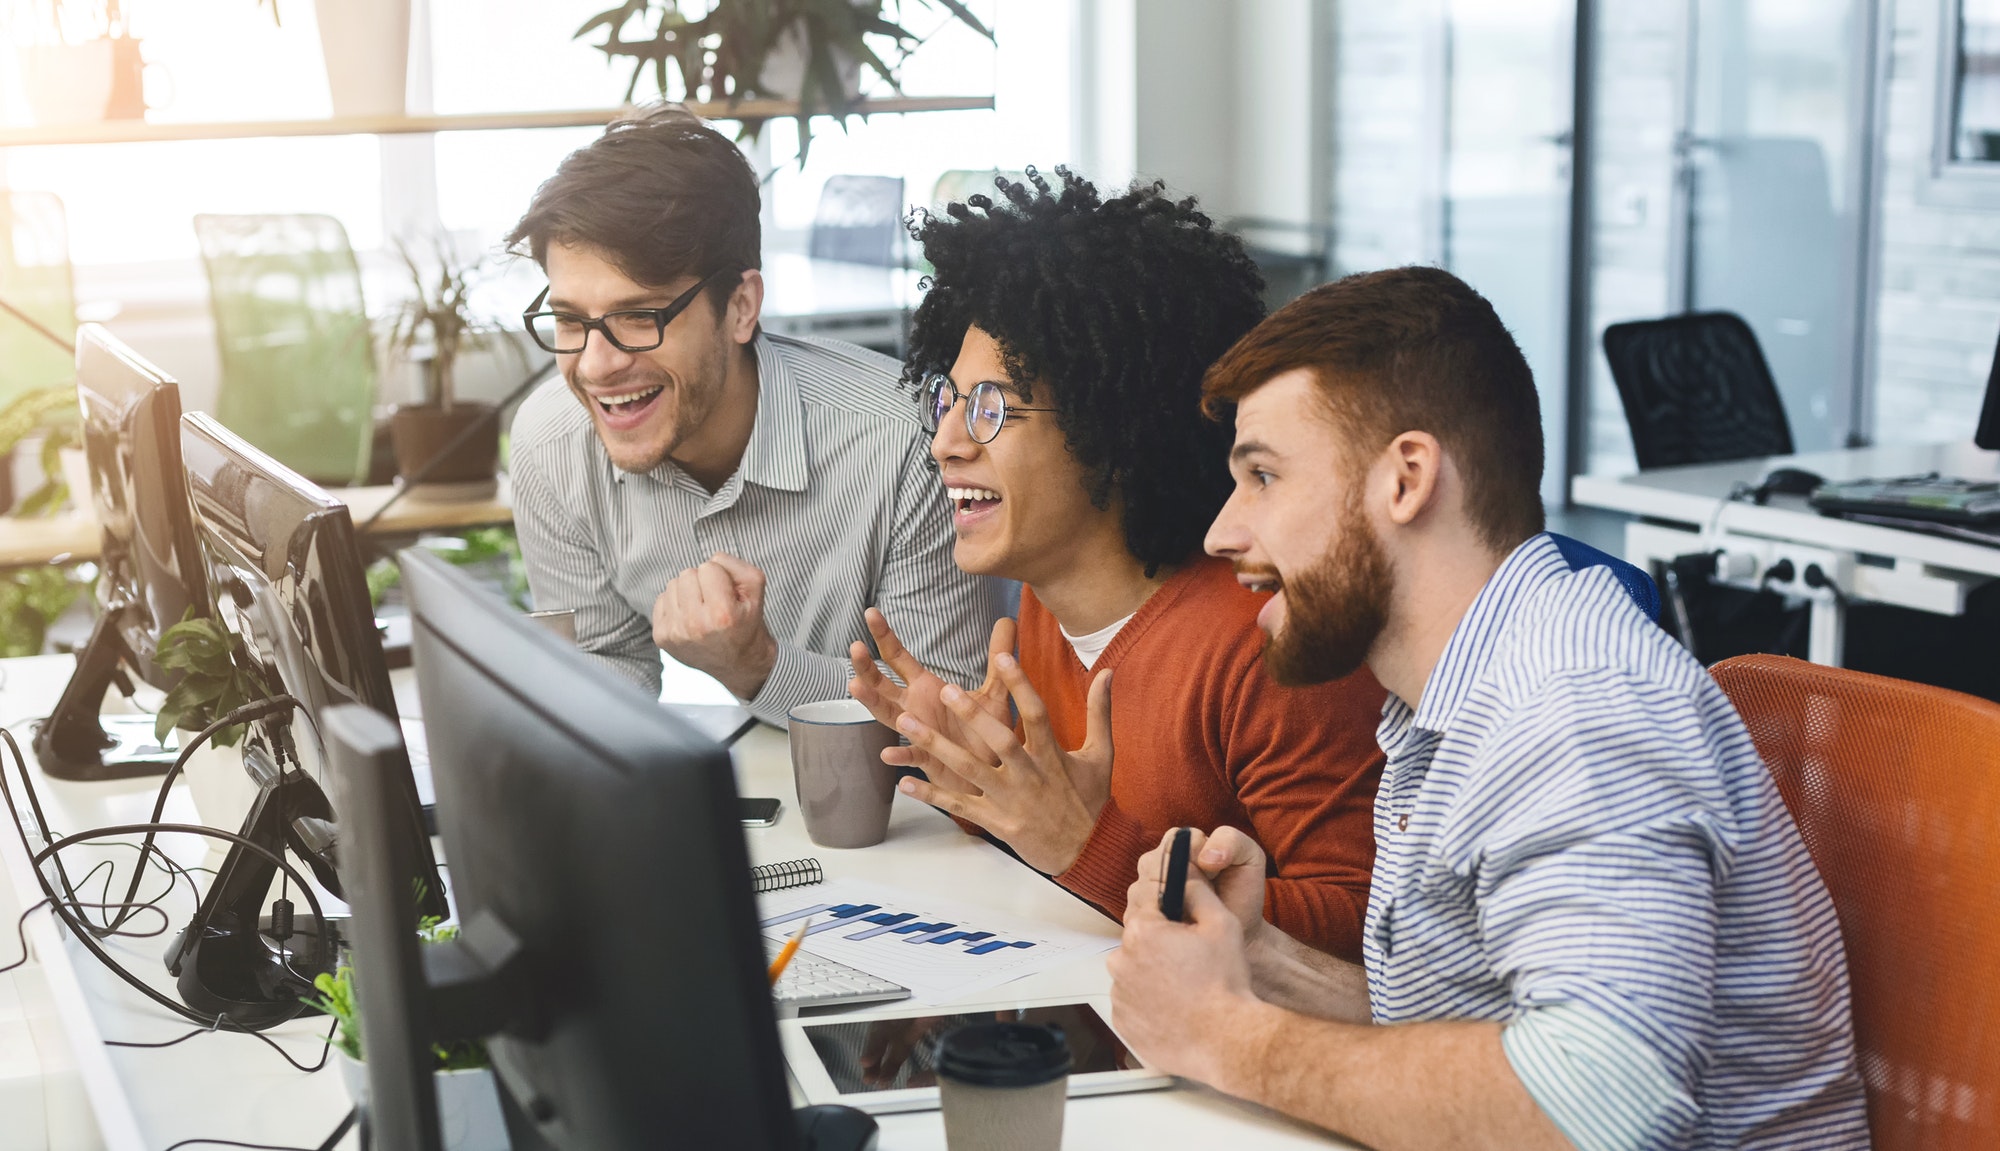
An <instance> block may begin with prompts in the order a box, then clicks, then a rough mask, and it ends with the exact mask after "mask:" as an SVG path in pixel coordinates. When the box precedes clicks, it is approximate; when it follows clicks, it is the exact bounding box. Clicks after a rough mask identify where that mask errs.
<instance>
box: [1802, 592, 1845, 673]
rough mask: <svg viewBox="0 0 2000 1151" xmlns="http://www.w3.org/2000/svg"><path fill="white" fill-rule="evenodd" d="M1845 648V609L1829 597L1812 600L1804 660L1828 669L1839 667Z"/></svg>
mask: <svg viewBox="0 0 2000 1151" xmlns="http://www.w3.org/2000/svg"><path fill="white" fill-rule="evenodd" d="M1846 648H1847V608H1846V607H1845V606H1843V605H1842V604H1841V603H1840V602H1839V601H1837V600H1835V599H1833V598H1832V597H1830V596H1814V597H1813V599H1812V620H1811V630H1810V631H1808V632H1807V635H1806V658H1807V659H1809V660H1811V661H1812V662H1814V663H1823V664H1826V665H1827V666H1828V667H1840V666H1841V665H1842V660H1843V659H1844V657H1845V656H1846V654H1847V652H1846Z"/></svg>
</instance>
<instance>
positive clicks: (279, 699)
mask: <svg viewBox="0 0 2000 1151" xmlns="http://www.w3.org/2000/svg"><path fill="white" fill-rule="evenodd" d="M295 707H296V708H298V709H299V711H300V712H301V713H304V712H305V710H306V708H305V705H304V704H302V703H300V702H299V701H298V700H297V699H296V698H294V697H292V696H289V695H274V696H271V697H270V698H268V699H260V700H254V701H252V702H250V703H246V704H244V705H243V706H242V707H239V708H236V709H235V710H233V711H231V712H230V713H229V714H228V715H224V716H221V717H219V718H217V719H216V720H215V722H213V723H211V724H209V725H208V726H207V727H204V728H202V729H201V730H200V731H199V732H196V733H195V735H194V737H193V738H192V739H190V740H188V741H187V743H186V744H185V745H183V746H182V747H181V752H180V754H179V755H177V756H175V757H174V764H173V766H172V767H169V768H168V769H167V774H166V775H164V776H162V777H161V779H160V790H159V792H158V793H157V794H156V795H155V796H154V797H153V814H152V816H151V817H150V819H149V822H152V823H158V822H159V821H160V816H161V814H162V813H164V812H165V811H166V810H167V792H168V791H169V790H170V789H171V788H172V787H173V785H174V781H175V780H177V779H179V778H180V776H181V771H182V769H183V768H185V767H186V766H187V761H188V757H189V756H190V755H193V754H194V752H195V749H196V748H198V747H200V746H201V745H202V744H204V743H206V742H208V740H209V739H210V738H211V737H213V736H214V735H215V733H216V732H218V731H221V730H222V729H224V728H227V727H234V726H235V725H237V724H239V723H248V722H249V721H251V720H253V719H262V718H263V717H264V716H266V715H270V714H274V713H276V712H280V711H289V710H291V709H292V708H295ZM0 730H4V729H0ZM8 742H10V743H11V742H13V740H12V738H11V737H9V740H8ZM16 754H17V755H18V754H19V749H18V748H17V749H16ZM44 831H46V829H44ZM152 850H153V833H152V832H147V833H146V840H145V847H144V849H143V850H142V851H141V852H140V863H141V865H142V866H141V868H140V870H139V871H135V872H133V873H132V885H131V889H130V890H129V891H127V892H126V893H125V898H126V899H132V898H135V897H136V896H137V895H138V893H139V879H140V876H141V875H142V874H143V873H144V867H143V864H144V862H145V856H146V854H147V853H149V852H151V851H152ZM119 922H120V923H122V922H123V921H122V920H120V921H119ZM113 926H116V924H114V925H113Z"/></svg>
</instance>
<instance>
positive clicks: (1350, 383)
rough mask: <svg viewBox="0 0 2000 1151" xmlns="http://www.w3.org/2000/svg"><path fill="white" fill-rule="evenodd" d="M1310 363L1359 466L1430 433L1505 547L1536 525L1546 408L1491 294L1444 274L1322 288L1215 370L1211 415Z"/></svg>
mask: <svg viewBox="0 0 2000 1151" xmlns="http://www.w3.org/2000/svg"><path fill="white" fill-rule="evenodd" d="M1299 369H1305V370H1307V371H1309V372H1311V373H1312V375H1313V377H1314V379H1315V381H1316V382H1317V383H1318V384H1319V390H1320V394H1321V396H1322V397H1323V398H1324V399H1325V400H1326V404H1327V408H1328V410H1329V412H1330V413H1331V414H1332V416H1333V417H1334V418H1335V420H1336V421H1338V422H1339V423H1341V424H1342V425H1343V426H1344V428H1345V429H1351V430H1352V432H1353V433H1354V436H1355V439H1356V441H1357V442H1356V443H1355V445H1354V446H1355V448H1356V449H1357V450H1356V451H1354V452H1353V453H1351V454H1350V455H1349V461H1351V462H1352V463H1353V464H1354V465H1355V466H1359V464H1360V463H1361V462H1362V461H1364V460H1367V459H1368V458H1370V457H1371V456H1372V455H1373V454H1374V453H1376V452H1378V451H1380V450H1381V449H1382V448H1384V447H1386V446H1387V445H1388V443H1389V441H1390V440H1393V439H1395V438H1396V437H1397V436H1399V435H1401V434H1403V433H1404V432H1408V431H1425V432H1429V433H1430V434H1431V435H1433V436H1436V437H1437V440H1438V443H1439V444H1441V445H1442V446H1443V447H1444V450H1445V452H1446V453H1447V454H1449V455H1450V456H1451V458H1452V460H1453V462H1455V463H1456V464H1457V465H1458V470H1459V472H1460V473H1461V474H1462V475H1463V476H1464V477H1465V511H1466V515H1467V516H1468V517H1470V518H1471V520H1472V522H1473V525H1474V527H1475V528H1476V529H1477V530H1478V532H1479V536H1480V539H1481V540H1482V541H1483V542H1485V543H1486V545H1487V546H1488V547H1491V548H1493V549H1495V550H1497V551H1500V552H1503V553H1504V552H1506V551H1510V550H1512V549H1513V548H1514V546H1515V545H1517V544H1519V543H1520V542H1521V541H1522V540H1525V539H1527V538H1528V537H1529V536H1532V535H1534V534H1535V533H1536V532H1539V531H1541V530H1542V527H1543V523H1544V520H1543V517H1542V499H1541V492H1540V485H1541V480H1542V416H1541V404H1540V403H1539V401H1538V400H1537V399H1536V397H1535V380H1534V376H1533V374H1532V373H1531V372H1530V371H1529V370H1528V361H1527V360H1526V359H1525V358H1523V357H1522V355H1521V349H1520V347H1519V345H1517V344H1515V343H1514V337H1513V336H1512V335H1510V334H1508V331H1507V327H1506V325H1504V324H1502V323H1501V322H1500V317H1499V315H1498V314H1497V313H1495V312H1494V310H1493V305H1492V304H1489V303H1487V302H1486V298H1485V297H1483V296H1481V295H1480V294H1479V293H1478V292H1475V291H1473V290H1472V288H1471V287H1470V286H1469V285H1468V284H1466V282H1465V281H1463V280H1461V279H1459V278H1458V277H1457V276H1454V275H1452V274H1451V273H1450V272H1447V271H1444V270H1443V269H1441V268H1415V267H1412V268H1390V269H1388V270H1386V271H1380V272H1366V273H1362V274H1360V275H1354V276H1348V277H1345V278H1343V279H1340V280H1336V281H1334V282H1333V283H1330V284H1321V285H1320V286H1319V287H1317V288H1314V289H1313V290H1312V291H1310V292H1307V293H1306V294H1305V295H1303V296H1300V297H1299V298H1298V299H1296V300H1293V301H1292V302H1291V303H1289V304H1286V305H1285V306H1284V307H1282V308H1280V309H1278V310H1277V311H1276V312H1273V313H1272V314H1271V315H1270V317H1269V318H1267V319H1266V320H1265V321H1264V322H1263V323H1261V324H1258V325H1257V326H1256V327H1255V328H1253V329H1251V331H1250V333H1249V334H1248V335H1246V336H1244V337H1243V338H1242V339H1241V340H1238V341H1237V342H1236V346H1235V347H1233V348H1231V349H1229V351H1228V352H1226V353H1224V354H1223V357H1222V358H1221V359H1220V360H1217V361H1216V362H1215V364H1214V365H1213V366H1211V367H1210V368H1209V369H1208V375H1207V376H1206V378H1205V379H1204V380H1203V381H1202V396H1203V401H1202V402H1203V405H1204V406H1205V407H1206V409H1207V410H1208V411H1209V412H1210V413H1211V414H1215V413H1217V412H1219V411H1222V410H1225V409H1226V408H1227V407H1228V406H1230V405H1233V404H1235V403H1236V402H1238V401H1240V400H1242V399H1243V397H1245V396H1247V395H1249V394H1250V393H1251V392H1254V391H1256V390H1257V389H1258V388H1260V387H1262V386H1264V384H1265V383H1267V382H1269V381H1270V380H1271V378H1272V377H1274V376H1278V375H1282V374H1284V373H1285V372H1290V371H1296V370H1299Z"/></svg>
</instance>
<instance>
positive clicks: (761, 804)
mask: <svg viewBox="0 0 2000 1151" xmlns="http://www.w3.org/2000/svg"><path fill="white" fill-rule="evenodd" d="M782 807H784V804H783V803H781V802H779V801H778V800H775V799H759V798H757V797H755V796H749V795H744V796H738V797H737V800H736V814H737V816H738V818H740V819H742V821H743V826H745V827H769V826H771V825H772V824H774V823H776V822H778V811H779V809H780V808H782Z"/></svg>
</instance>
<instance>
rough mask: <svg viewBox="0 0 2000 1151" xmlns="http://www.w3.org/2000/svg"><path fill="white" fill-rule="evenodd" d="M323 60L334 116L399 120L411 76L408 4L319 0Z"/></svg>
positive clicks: (403, 1)
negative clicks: (378, 117)
mask: <svg viewBox="0 0 2000 1151" xmlns="http://www.w3.org/2000/svg"><path fill="white" fill-rule="evenodd" d="M313 16H314V18H315V19H316V20H318V22H319V50H320V57H321V58H322V59H323V60H325V61H326V87H327V93H328V95H329V96H331V97H332V99H333V114H334V115H335V116H400V115H402V114H403V98H404V91H405V89H406V87H407V86H408V83H409V75H410V0H320V3H318V4H315V5H314V6H313Z"/></svg>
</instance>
